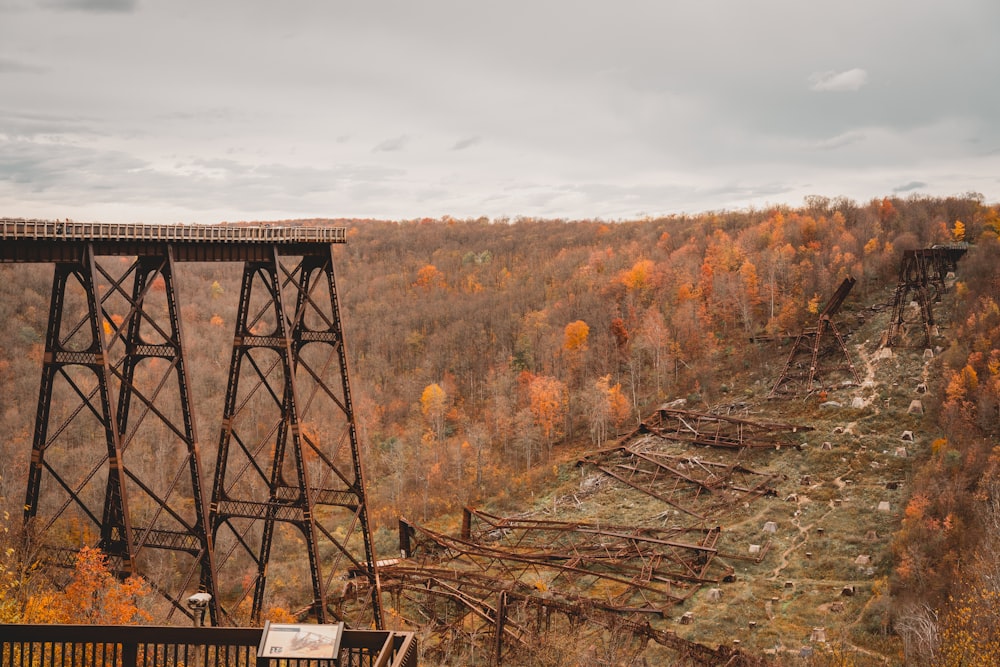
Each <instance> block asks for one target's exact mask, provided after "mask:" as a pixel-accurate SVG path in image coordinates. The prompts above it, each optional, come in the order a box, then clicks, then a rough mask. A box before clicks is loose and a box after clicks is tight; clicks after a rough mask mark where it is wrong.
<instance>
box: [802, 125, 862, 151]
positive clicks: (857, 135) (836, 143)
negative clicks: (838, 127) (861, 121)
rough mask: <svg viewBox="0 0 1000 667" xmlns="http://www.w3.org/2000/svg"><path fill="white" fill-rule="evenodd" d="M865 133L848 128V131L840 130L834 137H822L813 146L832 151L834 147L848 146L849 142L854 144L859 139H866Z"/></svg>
mask: <svg viewBox="0 0 1000 667" xmlns="http://www.w3.org/2000/svg"><path fill="white" fill-rule="evenodd" d="M867 138H868V137H867V135H865V133H864V132H860V131H858V130H850V131H848V132H842V133H840V134H838V135H837V136H835V137H830V138H829V139H823V140H822V141H817V142H816V143H815V144H813V147H814V148H816V149H817V150H821V151H832V150H834V149H836V148H843V147H844V146H850V145H851V144H856V143H858V142H859V141H864V140H865V139H867Z"/></svg>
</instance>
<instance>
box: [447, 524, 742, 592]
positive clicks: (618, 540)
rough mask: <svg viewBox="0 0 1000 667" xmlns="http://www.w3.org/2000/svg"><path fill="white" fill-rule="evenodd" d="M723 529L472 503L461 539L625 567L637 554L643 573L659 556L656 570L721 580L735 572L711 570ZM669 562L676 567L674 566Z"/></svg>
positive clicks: (673, 575) (686, 578)
mask: <svg viewBox="0 0 1000 667" xmlns="http://www.w3.org/2000/svg"><path fill="white" fill-rule="evenodd" d="M473 523H475V526H473ZM685 533H687V534H692V533H695V534H698V535H699V536H700V539H699V540H698V541H683V540H680V539H678V538H679V537H680V536H681V535H683V534H685ZM719 533H720V529H719V528H708V529H690V528H669V529H668V528H654V527H636V526H615V525H605V524H592V523H584V522H567V521H555V520H550V519H529V518H522V517H499V516H495V515H492V514H488V513H486V512H483V511H481V510H476V509H472V508H468V507H467V508H465V513H464V521H463V525H462V538H463V539H465V540H470V541H471V542H474V543H476V544H489V545H502V546H503V547H504V548H507V549H511V550H514V551H516V552H518V553H525V552H530V553H534V554H537V555H539V556H540V557H544V558H547V559H562V558H564V557H566V556H569V559H570V560H574V561H580V562H587V563H597V562H599V563H602V564H609V563H614V564H622V565H623V568H622V569H623V570H624V571H628V570H629V569H630V568H629V561H630V560H631V559H635V560H636V561H638V563H639V565H640V569H641V571H642V572H643V573H646V571H647V570H650V568H651V565H650V564H651V562H652V561H654V560H656V561H660V563H659V565H658V566H657V568H656V569H657V572H658V573H660V572H662V573H664V574H665V575H667V576H669V577H671V578H674V579H680V580H684V581H695V582H704V581H718V580H719V579H721V578H722V577H724V576H726V575H727V574H731V572H732V571H731V570H729V569H727V570H726V572H725V573H724V574H723V575H722V576H721V577H712V576H711V575H710V574H709V568H710V566H711V565H712V562H713V559H714V557H715V554H716V549H715V545H716V543H717V542H718V539H719ZM664 562H666V564H664ZM671 564H672V565H673V569H670V565H671ZM645 576H647V577H649V576H651V574H646V575H645ZM656 576H657V577H660V576H663V575H662V574H657V575H656ZM647 580H648V579H647Z"/></svg>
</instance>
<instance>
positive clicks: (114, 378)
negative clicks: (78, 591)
mask: <svg viewBox="0 0 1000 667" xmlns="http://www.w3.org/2000/svg"><path fill="white" fill-rule="evenodd" d="M0 240H2V243H0V262H22V263H23V262H34V263H53V264H55V271H54V278H53V281H52V295H51V300H50V305H49V315H48V331H47V333H46V338H45V350H44V356H43V360H42V369H41V373H42V379H41V387H40V391H39V396H38V409H37V413H36V420H35V429H34V439H33V443H32V450H31V453H30V454H31V462H30V466H29V474H28V481H27V490H26V493H25V503H24V519H25V523H26V526H27V529H28V531H27V532H28V535H29V536H30V537H31V540H32V544H31V547H32V548H33V549H35V550H37V552H38V554H39V555H40V556H43V557H45V558H48V559H50V560H51V559H55V561H56V562H58V563H61V564H69V563H70V562H71V561H70V559H71V557H72V555H73V553H74V552H75V551H76V550H77V549H78V548H80V547H81V546H85V545H88V544H89V545H92V546H99V547H100V548H101V549H102V550H103V551H104V552H105V553H106V554H108V556H109V558H110V559H111V563H112V565H113V567H114V570H115V572H116V573H117V574H118V575H119V576H127V575H128V574H131V573H139V574H141V575H143V576H144V577H145V578H146V579H147V580H149V581H150V583H152V584H153V586H154V587H155V588H156V589H157V590H158V591H159V592H160V593H161V594H162V595H163V597H164V598H165V599H166V600H168V601H169V603H170V604H169V605H168V610H169V611H168V613H167V616H168V618H169V617H170V616H171V615H173V614H174V613H177V612H179V613H181V614H184V615H187V616H191V614H192V612H191V611H190V610H189V609H188V608H187V605H186V604H185V602H186V598H187V596H188V595H190V594H192V593H194V592H195V591H197V590H201V591H204V592H208V593H210V594H212V600H211V603H210V612H211V616H212V619H213V621H214V622H216V623H227V622H231V621H233V620H236V619H239V620H248V619H252V620H258V619H259V618H260V616H261V613H262V611H263V604H264V600H265V592H266V591H267V590H268V560H269V558H270V555H271V551H272V547H273V546H274V544H275V541H276V540H278V539H281V540H283V541H284V542H285V543H286V544H291V545H292V547H291V548H298V549H300V550H302V551H304V552H305V553H302V554H300V555H301V558H296V559H295V562H298V563H302V564H303V565H304V566H307V568H308V572H309V579H310V580H311V585H312V601H311V602H310V603H309V608H308V611H309V612H310V613H311V615H313V616H314V617H315V618H317V619H318V620H320V621H327V620H330V619H331V618H338V619H342V620H346V621H347V622H348V624H350V625H359V626H371V625H375V626H376V627H379V628H380V627H381V625H382V613H381V602H380V597H379V589H378V577H377V573H376V570H375V558H374V553H373V548H372V540H371V533H370V531H369V525H368V512H367V506H366V501H365V486H364V475H363V471H362V465H361V459H360V455H359V447H358V438H357V431H356V428H355V421H354V409H353V404H352V401H351V392H350V384H349V381H348V369H347V359H346V352H345V349H344V340H343V328H342V326H341V319H340V310H339V305H338V299H337V290H336V282H335V279H334V270H333V254H332V246H331V244H334V243H343V242H344V241H345V240H346V235H345V230H344V229H343V228H334V227H324V228H302V227H270V226H256V227H240V226H200V225H139V224H136V225H100V224H81V223H73V222H55V221H37V220H13V219H0ZM109 257H111V258H118V259H117V260H115V261H109V260H108V259H107V258H109ZM122 258H125V259H122ZM123 261H124V264H123V263H122V262H123ZM190 261H210V262H211V261H214V262H241V263H242V264H243V279H242V286H241V293H240V302H239V308H238V314H237V321H236V323H235V335H234V339H233V347H232V356H231V361H230V364H229V376H228V384H227V390H226V398H225V404H224V406H223V410H224V414H223V422H222V424H223V426H222V432H221V434H220V436H219V447H218V458H217V462H216V466H215V473H214V480H213V483H212V485H211V489H209V488H207V487H206V484H205V472H204V470H205V469H204V464H203V460H202V453H201V452H202V444H201V441H200V440H199V434H198V432H197V429H196V425H195V419H194V411H193V410H192V400H193V399H192V396H191V380H190V373H189V368H188V364H187V363H186V355H185V353H184V350H185V345H186V343H185V338H188V339H189V340H190V338H189V337H190V336H191V332H184V335H182V327H183V323H182V321H181V315H180V313H181V306H180V303H179V299H178V290H177V287H176V281H175V274H176V271H177V265H178V264H179V263H182V262H190ZM151 460H152V461H155V466H152V468H153V469H155V470H156V474H155V475H151V474H149V473H148V472H147V471H148V470H149V469H150V466H149V462H150V461H151ZM140 462H145V465H140ZM209 493H210V494H211V495H210V496H209ZM289 530H290V531H291V533H292V534H290V535H286V533H288V531H289ZM296 535H297V537H296ZM233 591H242V592H237V593H236V594H235V596H234V594H233Z"/></svg>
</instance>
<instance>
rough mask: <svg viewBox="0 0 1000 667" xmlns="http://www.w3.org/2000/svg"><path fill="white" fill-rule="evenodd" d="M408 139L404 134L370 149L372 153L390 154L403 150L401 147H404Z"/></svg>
mask: <svg viewBox="0 0 1000 667" xmlns="http://www.w3.org/2000/svg"><path fill="white" fill-rule="evenodd" d="M409 140H410V138H409V137H408V136H406V135H405V134H401V135H399V136H398V137H393V138H392V139H386V140H385V141H383V142H382V143H380V144H379V145H377V146H375V148H373V149H372V152H373V153H392V152H394V151H400V150H403V146H405V145H406V142H408V141H409Z"/></svg>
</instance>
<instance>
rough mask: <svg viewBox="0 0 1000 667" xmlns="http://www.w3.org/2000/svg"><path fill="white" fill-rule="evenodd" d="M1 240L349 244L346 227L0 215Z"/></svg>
mask: <svg viewBox="0 0 1000 667" xmlns="http://www.w3.org/2000/svg"><path fill="white" fill-rule="evenodd" d="M0 239H21V240H45V241H59V240H64V241H90V240H109V241H186V242H199V241H201V242H209V243H212V242H214V243H218V242H225V241H229V242H237V243H346V242H347V230H346V229H345V228H343V227H291V226H290V227H285V226H282V225H254V226H252V227H251V226H229V225H182V224H178V225H146V224H142V223H129V224H105V223H98V222H72V221H68V220H67V221H62V222H60V221H58V220H21V219H17V218H0Z"/></svg>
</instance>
